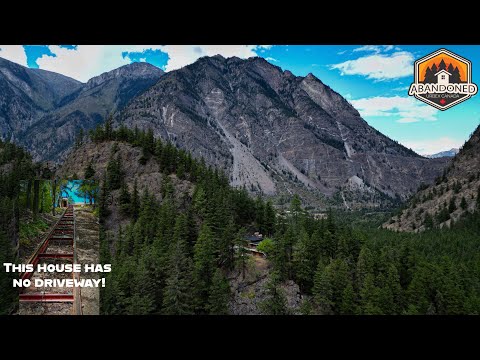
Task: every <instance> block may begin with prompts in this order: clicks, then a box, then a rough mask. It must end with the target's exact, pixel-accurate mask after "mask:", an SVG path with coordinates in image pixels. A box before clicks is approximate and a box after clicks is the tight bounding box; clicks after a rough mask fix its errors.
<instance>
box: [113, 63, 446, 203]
mask: <svg viewBox="0 0 480 360" xmlns="http://www.w3.org/2000/svg"><path fill="white" fill-rule="evenodd" d="M121 124H124V125H125V126H127V127H131V128H133V127H135V126H137V127H138V128H141V129H145V130H146V129H148V128H152V130H153V131H154V133H155V136H159V137H161V138H163V139H165V140H169V141H172V142H173V143H175V144H176V145H177V146H179V147H182V148H185V149H186V150H188V151H191V152H192V153H193V154H194V156H197V157H204V158H205V161H206V162H207V163H208V164H210V165H212V166H218V167H220V168H222V169H224V170H226V171H227V173H228V174H229V176H230V181H231V183H232V184H234V185H239V186H242V185H245V186H247V188H249V189H250V190H251V191H252V192H257V193H264V194H269V195H273V194H277V195H279V194H289V193H293V192H304V193H305V194H304V197H308V195H306V193H307V192H309V193H316V194H315V195H314V196H315V197H319V198H321V197H322V196H323V195H326V196H327V197H332V196H334V195H336V196H338V199H337V203H338V202H340V203H343V204H344V206H345V207H346V208H355V207H356V205H357V203H359V202H360V203H365V202H367V203H371V205H372V206H373V207H377V206H383V205H385V204H383V203H384V202H389V201H391V200H394V199H396V198H397V199H406V198H408V196H409V195H410V194H412V193H413V192H414V191H415V189H416V188H417V187H418V185H419V184H420V183H421V182H430V181H433V179H434V178H435V177H436V176H437V175H439V174H440V173H441V169H442V168H443V166H444V164H445V162H446V160H445V159H443V160H429V159H425V158H424V157H422V156H420V155H418V154H416V153H415V152H413V151H412V150H410V149H407V148H405V147H404V146H402V145H400V144H398V142H395V141H394V140H391V139H389V138H388V137H386V136H384V135H383V134H381V133H380V132H378V131H377V130H376V129H374V128H372V127H370V126H369V125H368V123H367V122H366V121H365V120H364V119H362V118H361V116H360V114H359V113H358V111H357V110H356V109H355V108H354V107H353V106H352V105H351V104H350V103H349V102H348V101H347V100H346V99H344V98H343V97H342V96H341V95H340V94H338V93H337V92H335V91H334V90H332V89H331V88H330V87H329V86H328V85H325V84H324V83H323V82H322V81H321V80H319V79H318V78H316V77H315V76H314V75H313V74H311V73H310V74H308V75H307V76H305V77H301V76H295V75H293V74H292V73H291V72H290V71H288V70H282V69H281V68H280V67H278V66H276V65H273V64H270V63H269V62H267V61H266V60H265V59H263V58H261V57H254V58H249V59H246V60H242V59H239V58H235V57H232V58H224V57H222V56H214V57H202V58H200V59H198V61H196V62H195V63H193V64H190V65H187V66H185V67H183V68H181V69H179V70H175V71H171V72H169V73H166V74H165V75H164V76H163V77H162V78H161V79H160V80H159V81H158V82H157V83H156V84H155V85H154V86H152V87H151V88H149V89H148V90H147V91H145V92H144V93H143V94H142V95H141V96H139V97H137V98H135V99H133V100H132V102H131V103H130V104H129V105H128V106H127V107H126V108H125V109H124V110H123V111H122V112H120V113H119V114H117V116H116V126H120V125H121ZM397 170H400V172H401V176H400V178H401V179H398V176H397V173H398V171H397ZM286 178H288V179H286ZM389 186H390V187H391V188H389ZM317 195H318V196H317ZM384 196H386V197H385V199H383V198H384ZM359 198H360V199H359ZM387 198H389V199H390V200H388V199H387ZM384 200H385V201H384ZM387 200H388V201H387ZM322 202H323V205H325V204H326V202H325V201H323V200H322Z"/></svg>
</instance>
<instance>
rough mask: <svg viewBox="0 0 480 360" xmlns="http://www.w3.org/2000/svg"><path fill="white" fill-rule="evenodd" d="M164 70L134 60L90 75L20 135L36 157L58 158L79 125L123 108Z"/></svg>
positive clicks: (93, 123)
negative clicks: (128, 63) (113, 68)
mask: <svg viewBox="0 0 480 360" xmlns="http://www.w3.org/2000/svg"><path fill="white" fill-rule="evenodd" d="M162 74H163V71H162V70H160V69H158V68H157V67H155V66H153V65H150V64H147V63H133V64H130V65H125V66H122V67H120V68H118V69H115V70H112V71H110V72H107V73H104V74H101V75H99V76H97V77H94V78H92V79H90V80H89V81H88V82H87V83H86V84H83V85H82V86H81V87H80V88H78V89H77V90H76V91H74V92H72V93H71V94H69V95H67V96H66V97H64V98H63V99H62V100H61V101H60V103H59V105H60V106H59V107H57V108H56V109H55V110H53V111H51V112H49V113H47V114H45V115H44V116H43V117H41V118H40V119H39V120H38V121H37V122H36V123H35V124H34V125H33V126H30V127H29V128H28V129H26V130H25V131H24V132H23V133H22V134H21V135H20V137H19V138H20V142H21V143H22V144H24V145H25V146H26V147H27V148H28V149H29V150H30V151H31V153H32V155H33V158H34V159H35V160H57V159H59V158H60V159H61V158H62V157H63V155H64V154H65V152H67V151H68V150H69V149H70V147H71V146H72V144H73V142H74V141H75V137H76V135H77V134H78V132H79V130H80V129H83V130H85V131H88V130H89V129H92V128H94V127H95V126H96V125H98V124H99V123H101V122H103V120H104V119H105V117H106V116H107V115H108V114H109V113H110V112H114V111H116V110H120V109H122V108H123V107H124V106H125V105H126V104H127V103H128V101H130V99H132V98H133V97H135V96H137V95H138V94H140V93H141V92H142V91H144V90H145V89H147V88H148V87H150V86H152V85H153V84H154V83H155V82H157V81H158V79H159V78H160V76H161V75H162Z"/></svg>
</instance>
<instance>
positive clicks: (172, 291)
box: [163, 238, 194, 315]
mask: <svg viewBox="0 0 480 360" xmlns="http://www.w3.org/2000/svg"><path fill="white" fill-rule="evenodd" d="M186 246H187V245H186V243H185V240H184V239H181V238H179V239H177V241H176V242H175V243H174V244H173V248H172V251H171V255H170V260H169V270H168V277H167V279H166V286H165V292H164V297H163V312H164V313H165V314H167V315H191V314H193V313H194V301H193V300H194V299H193V294H192V288H193V275H192V268H193V264H192V261H191V259H190V258H189V257H187V256H186V253H187V249H186Z"/></svg>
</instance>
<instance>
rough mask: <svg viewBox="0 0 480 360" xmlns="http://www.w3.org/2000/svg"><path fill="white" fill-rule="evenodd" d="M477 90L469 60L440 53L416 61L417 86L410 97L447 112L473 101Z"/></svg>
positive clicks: (442, 50) (411, 87) (446, 52)
mask: <svg viewBox="0 0 480 360" xmlns="http://www.w3.org/2000/svg"><path fill="white" fill-rule="evenodd" d="M477 90H478V89H477V85H476V84H474V83H472V63H471V62H470V60H468V59H465V58H463V57H461V56H459V55H457V54H455V53H453V52H451V51H448V50H446V49H440V50H437V51H435V52H433V53H431V54H429V55H427V56H425V57H423V58H421V59H419V60H417V61H415V69H414V83H412V84H411V85H410V89H409V91H408V95H410V96H415V98H417V99H418V100H421V101H423V102H425V103H427V104H429V105H431V106H433V107H436V108H437V109H439V110H446V109H448V108H451V107H452V106H455V105H457V104H459V103H461V102H462V101H465V100H467V99H470V98H471V97H472V96H473V95H475V94H476V93H477Z"/></svg>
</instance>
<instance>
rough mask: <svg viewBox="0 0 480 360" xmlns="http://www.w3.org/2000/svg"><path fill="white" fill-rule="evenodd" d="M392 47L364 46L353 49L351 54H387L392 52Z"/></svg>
mask: <svg viewBox="0 0 480 360" xmlns="http://www.w3.org/2000/svg"><path fill="white" fill-rule="evenodd" d="M393 48H394V46H393V45H364V46H361V47H359V48H356V49H353V52H359V51H365V52H374V53H375V54H380V53H381V52H387V51H390V50H393Z"/></svg>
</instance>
